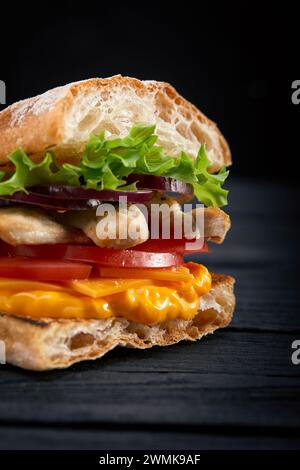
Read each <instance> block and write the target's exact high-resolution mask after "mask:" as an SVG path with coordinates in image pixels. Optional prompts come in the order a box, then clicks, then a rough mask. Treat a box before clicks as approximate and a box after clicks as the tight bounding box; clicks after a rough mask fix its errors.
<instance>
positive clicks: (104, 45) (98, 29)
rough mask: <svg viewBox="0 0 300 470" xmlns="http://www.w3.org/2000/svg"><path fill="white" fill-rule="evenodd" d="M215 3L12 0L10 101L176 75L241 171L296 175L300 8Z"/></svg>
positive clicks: (6, 28)
mask: <svg viewBox="0 0 300 470" xmlns="http://www.w3.org/2000/svg"><path fill="white" fill-rule="evenodd" d="M206 3H207V2H192V1H186V2H156V1H152V2H150V1H146V2H145V1H144V2H142V1H140V2H134V1H133V2H127V1H124V2H103V1H101V0H100V1H97V2H93V1H88V2H86V3H85V4H84V3H83V2H80V3H77V2H71V1H65V2H57V1H43V2H22V3H20V4H18V6H16V5H15V4H12V5H9V3H8V2H6V5H3V4H2V5H3V8H4V10H3V14H2V15H1V29H0V37H1V44H2V47H1V69H0V70H1V77H0V78H1V79H2V80H6V82H7V99H8V103H12V102H14V101H16V100H19V99H22V98H25V97H29V96H34V95H36V94H38V93H41V92H43V91H46V90H47V89H49V88H52V87H55V86H58V85H61V84H65V83H68V82H71V81H76V80H82V79H85V78H90V77H94V76H100V77H106V76H111V75H114V74H118V73H121V74H123V75H131V76H134V77H137V78H142V79H156V80H164V81H169V82H170V83H172V84H173V85H174V86H175V88H177V89H178V91H179V92H180V93H181V94H183V95H184V96H185V97H186V98H188V99H189V100H190V101H192V102H193V103H195V104H196V105H197V106H198V107H199V108H200V109H201V110H202V111H203V112H204V113H206V114H207V115H208V116H209V117H211V118H212V119H213V120H215V121H216V122H217V123H218V124H219V126H220V128H221V129H222V131H223V132H224V134H225V136H226V137H227V139H228V141H229V142H230V145H231V148H232V153H233V159H234V166H233V168H232V174H239V175H246V176H255V178H267V179H271V178H278V179H281V180H282V179H285V180H288V179H293V178H294V177H295V173H294V172H293V171H291V165H290V164H289V165H288V164H287V163H288V162H291V161H292V160H295V162H294V163H296V162H297V160H298V159H297V157H296V155H295V154H294V152H293V149H294V148H295V147H296V146H297V138H296V136H295V133H293V132H291V130H292V129H291V118H292V117H293V116H295V117H296V115H298V114H300V106H299V109H294V108H296V107H295V106H293V105H292V104H291V82H292V81H293V80H294V79H296V78H297V76H296V75H291V73H294V74H295V73H296V71H295V70H293V72H292V71H291V69H290V64H292V65H293V67H294V69H295V67H296V66H297V62H298V61H297V59H296V57H297V46H296V30H297V28H296V26H297V24H296V21H297V13H296V11H295V10H294V8H295V7H294V5H293V4H290V6H289V9H288V8H287V9H286V11H285V10H283V7H282V6H281V7H277V6H276V5H274V3H275V2H253V1H251V2H250V1H246V2H209V3H208V4H206ZM293 18H294V19H295V28H293V25H292V22H293ZM293 36H294V37H293ZM3 46H4V47H3ZM292 49H293V50H294V52H295V54H294V56H293V52H292ZM288 56H293V59H294V60H293V62H290V64H289V63H288ZM289 74H290V75H289ZM277 162H278V163H277Z"/></svg>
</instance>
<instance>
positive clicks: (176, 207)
mask: <svg viewBox="0 0 300 470" xmlns="http://www.w3.org/2000/svg"><path fill="white" fill-rule="evenodd" d="M151 203H152V204H153V203H154V204H159V205H160V204H167V205H168V206H169V208H170V210H171V217H170V219H171V224H172V226H174V225H175V224H184V218H185V217H186V218H187V217H189V216H190V212H183V211H182V208H181V205H180V204H179V203H178V202H177V201H176V200H175V199H173V198H171V197H166V196H161V195H157V196H155V197H154V198H153V199H152V200H151ZM149 209H150V207H149ZM191 212H192V219H193V221H191V218H189V220H187V223H186V224H185V225H184V232H185V233H184V234H185V236H186V237H187V238H189V237H196V238H199V237H201V236H203V231H204V238H205V239H206V240H207V241H211V242H214V243H218V244H220V243H222V242H223V241H224V239H225V236H226V234H227V232H228V230H229V229H230V226H231V224H230V217H229V215H228V214H226V212H224V211H222V210H221V209H219V208H217V207H197V208H195V209H192V211H191ZM159 223H160V224H161V223H162V217H160V220H159Z"/></svg>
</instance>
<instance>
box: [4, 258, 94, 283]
mask: <svg viewBox="0 0 300 470" xmlns="http://www.w3.org/2000/svg"><path fill="white" fill-rule="evenodd" d="M91 270H92V267H91V266H89V265H88V264H83V263H71V262H66V261H53V260H48V259H26V258H18V257H16V258H0V277H10V278H14V279H30V280H38V281H67V280H70V279H87V278H88V277H89V275H90V273H91Z"/></svg>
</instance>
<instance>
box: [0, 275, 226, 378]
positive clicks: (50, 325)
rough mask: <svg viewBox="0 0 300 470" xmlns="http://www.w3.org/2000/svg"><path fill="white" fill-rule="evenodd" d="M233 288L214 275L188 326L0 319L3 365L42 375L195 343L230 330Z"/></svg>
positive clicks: (0, 316) (179, 322)
mask: <svg viewBox="0 0 300 470" xmlns="http://www.w3.org/2000/svg"><path fill="white" fill-rule="evenodd" d="M233 284H234V280H233V278H232V277H230V276H223V275H217V274H214V275H213V284H212V288H211V290H210V292H209V293H208V294H206V295H204V296H203V297H202V298H201V303H200V310H199V313H198V314H197V315H196V316H195V317H194V318H193V319H192V320H190V321H184V320H172V321H168V322H165V323H161V324H157V325H153V326H150V325H149V326H148V325H144V324H139V323H133V322H130V321H127V320H125V319H123V318H112V319H108V320H81V319H80V320H79V319H78V320H75V319H74V320H69V319H68V320H67V319H61V320H56V319H55V320H54V319H47V318H42V319H41V320H36V319H32V318H29V317H26V318H25V317H17V316H11V315H6V314H4V313H2V314H0V340H2V341H4V342H5V345H6V359H7V362H9V363H10V364H14V365H16V366H19V367H22V368H24V369H32V370H41V371H42V370H48V369H60V368H65V367H69V366H70V365H72V364H74V363H76V362H79V361H84V360H88V359H89V360H91V359H97V358H99V357H101V356H103V355H104V354H106V353H107V352H108V351H110V350H111V349H113V348H115V347H116V346H126V347H132V348H139V349H145V348H151V347H152V346H168V345H171V344H174V343H178V342H179V341H182V340H191V341H195V340H197V339H200V338H202V336H204V335H207V334H208V333H213V332H214V331H215V330H216V329H218V328H223V327H225V326H227V325H228V323H229V322H230V320H231V318H232V313H233V310H234V306H235V297H234V293H233Z"/></svg>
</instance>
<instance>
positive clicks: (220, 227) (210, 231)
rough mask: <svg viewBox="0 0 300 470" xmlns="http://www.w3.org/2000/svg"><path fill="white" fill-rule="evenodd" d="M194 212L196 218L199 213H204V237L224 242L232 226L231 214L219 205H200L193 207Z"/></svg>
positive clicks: (215, 241)
mask: <svg viewBox="0 0 300 470" xmlns="http://www.w3.org/2000/svg"><path fill="white" fill-rule="evenodd" d="M192 212H193V217H194V219H196V215H197V213H198V214H203V217H204V238H205V239H206V240H208V241H211V242H214V243H218V244H220V243H223V241H224V238H225V236H226V234H227V232H228V230H229V229H230V226H231V223H230V217H229V215H228V214H226V212H224V211H222V209H219V208H217V207H205V208H201V207H200V208H196V209H193V210H192Z"/></svg>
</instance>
